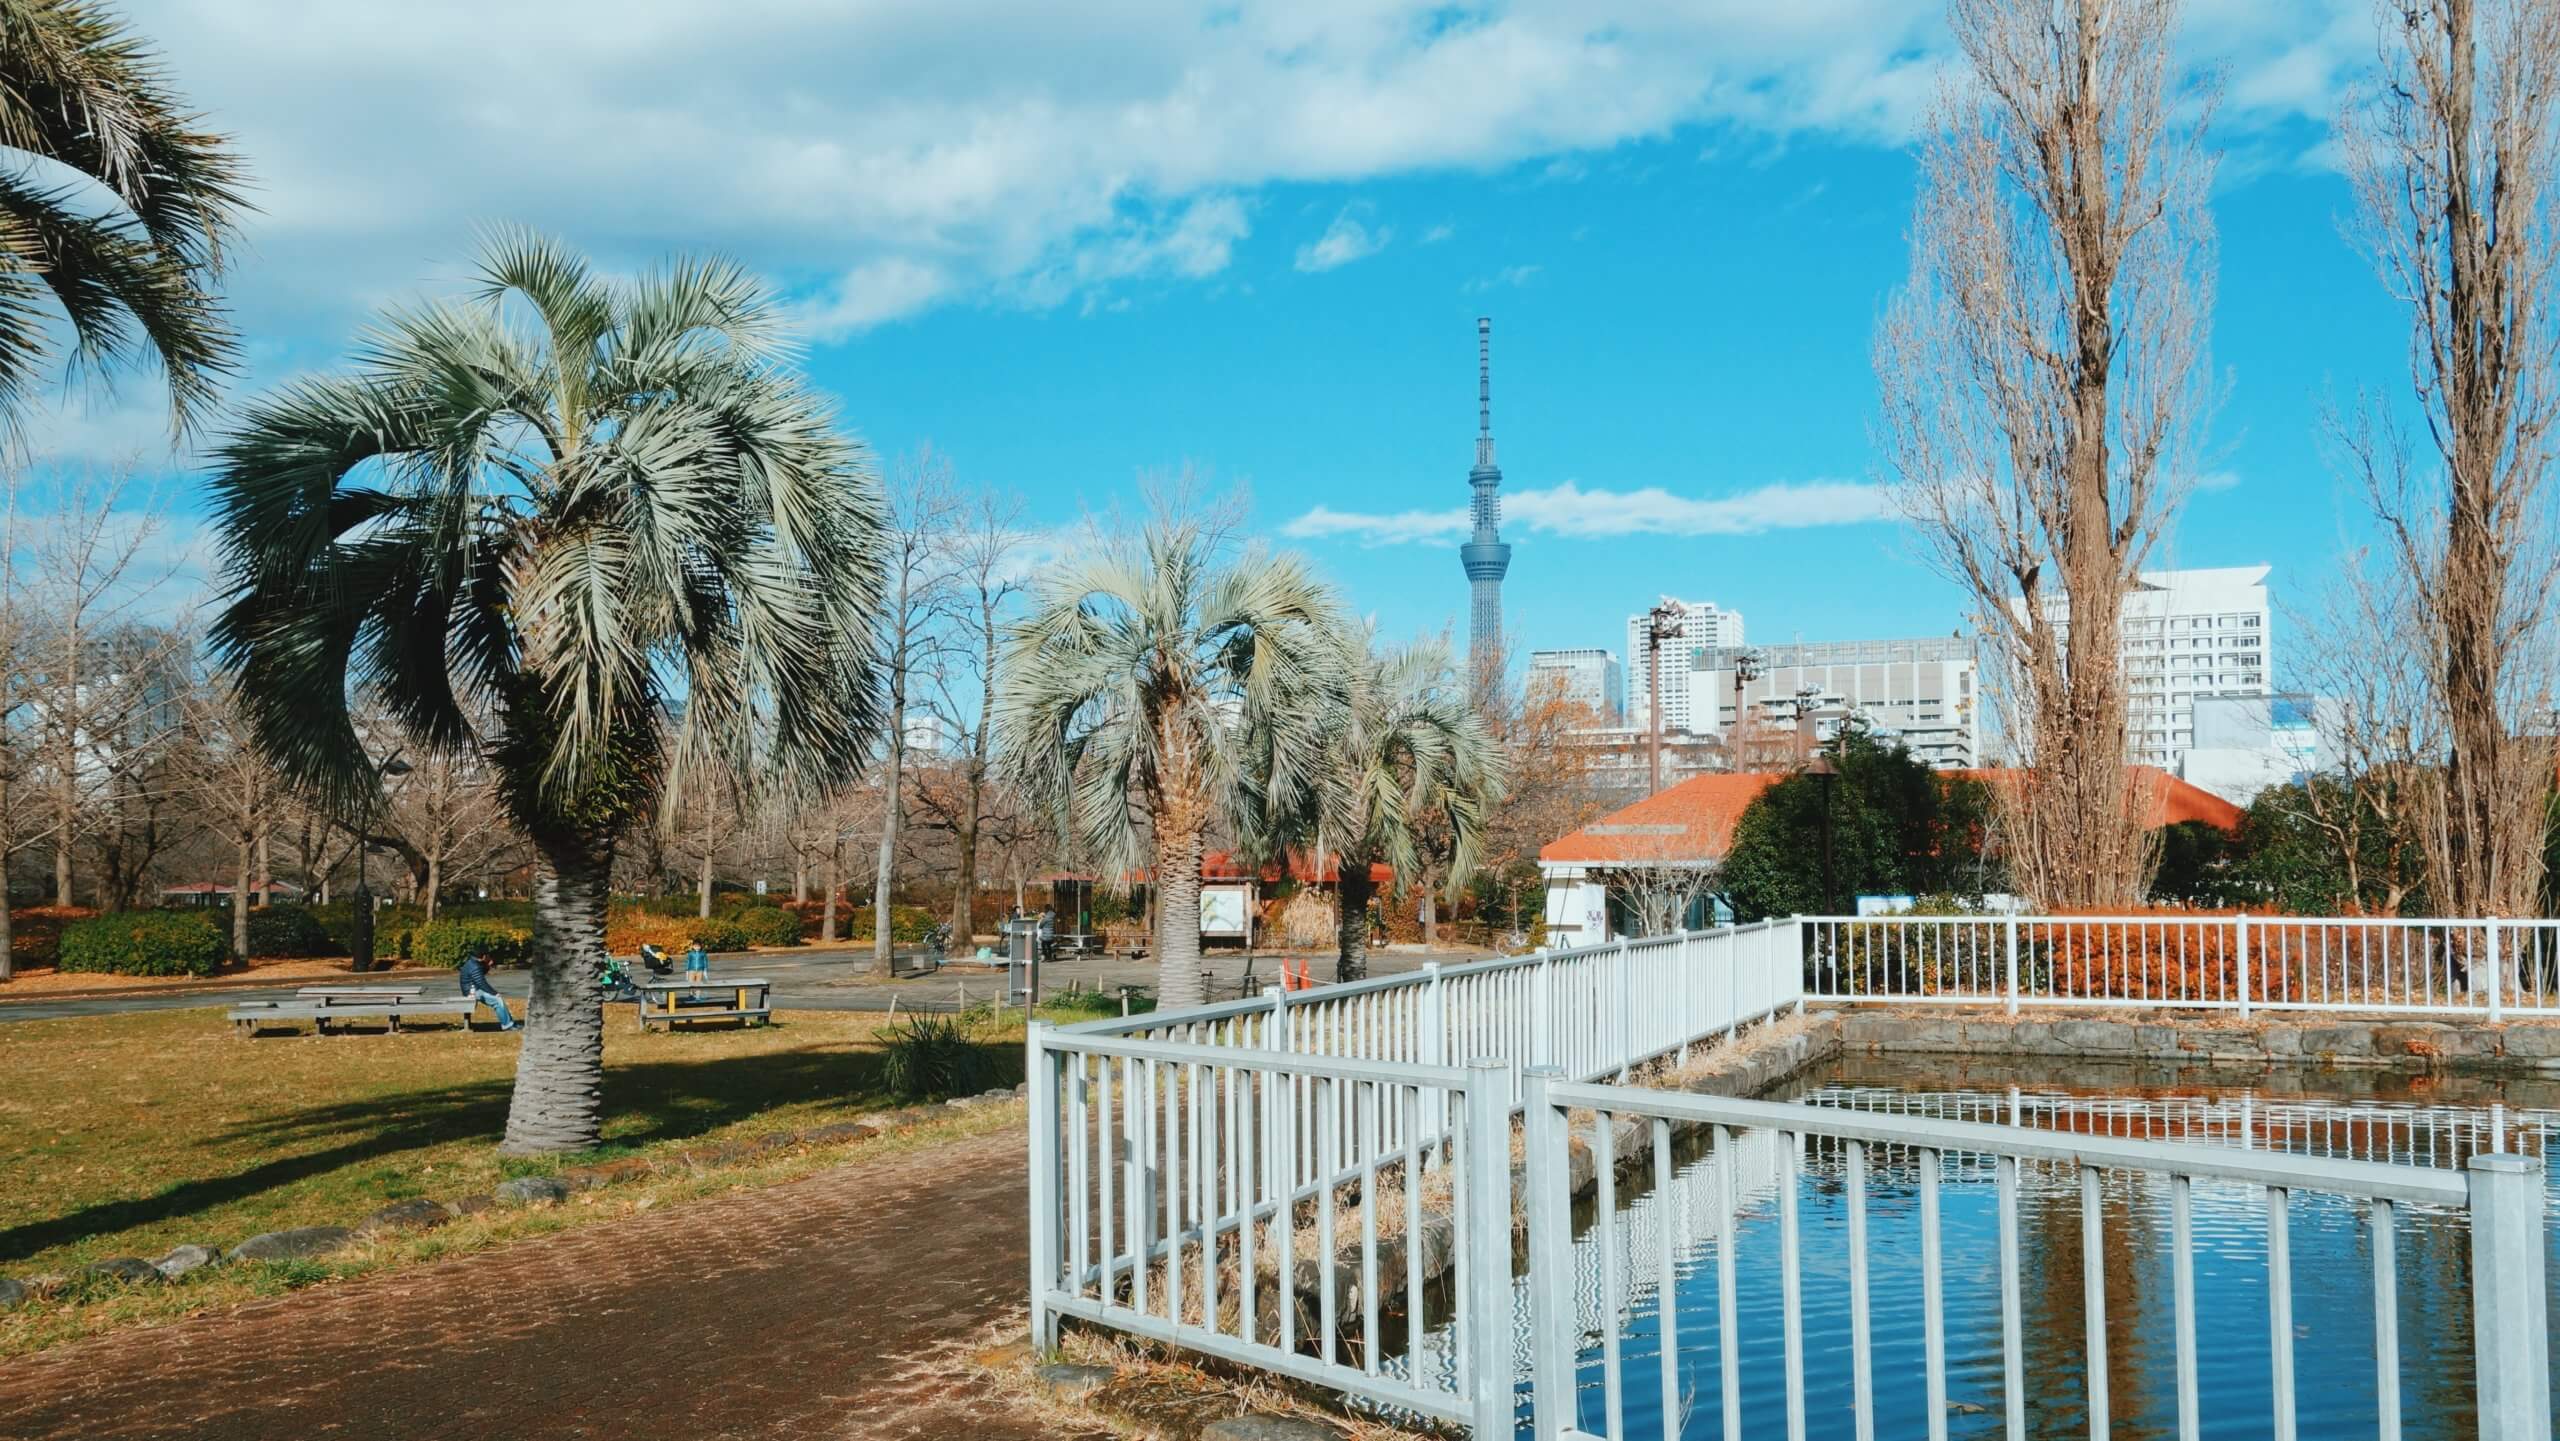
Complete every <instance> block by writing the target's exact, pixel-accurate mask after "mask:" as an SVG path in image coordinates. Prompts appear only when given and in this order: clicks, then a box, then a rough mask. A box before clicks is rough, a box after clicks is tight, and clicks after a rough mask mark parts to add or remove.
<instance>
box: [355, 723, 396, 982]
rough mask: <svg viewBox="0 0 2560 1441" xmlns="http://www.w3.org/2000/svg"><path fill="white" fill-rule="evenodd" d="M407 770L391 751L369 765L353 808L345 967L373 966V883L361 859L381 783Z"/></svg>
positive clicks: (370, 840)
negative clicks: (351, 906) (352, 887)
mask: <svg viewBox="0 0 2560 1441" xmlns="http://www.w3.org/2000/svg"><path fill="white" fill-rule="evenodd" d="M408 773H409V763H408V762H407V761H404V760H402V759H400V753H399V752H398V751H393V752H392V753H391V754H390V755H387V756H384V757H383V758H382V764H380V765H378V766H375V767H374V768H373V778H372V779H373V783H372V784H371V785H369V786H367V787H366V788H365V795H364V801H363V804H362V806H361V807H360V808H359V809H358V811H357V812H356V891H355V896H354V902H355V915H354V916H353V917H351V918H350V924H349V925H348V927H347V950H348V951H349V952H350V953H351V954H350V955H349V956H348V958H347V960H348V966H347V968H348V969H349V970H353V971H359V972H361V971H370V970H372V969H373V886H372V881H371V875H370V868H369V867H368V866H367V865H366V864H365V859H366V857H367V856H368V855H370V854H371V853H372V851H373V820H374V816H375V814H376V812H377V811H379V810H380V809H381V804H382V783H383V781H385V780H387V779H389V778H390V777H392V776H405V775H407V774H408Z"/></svg>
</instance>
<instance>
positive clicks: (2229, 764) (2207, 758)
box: [2178, 695, 2340, 806]
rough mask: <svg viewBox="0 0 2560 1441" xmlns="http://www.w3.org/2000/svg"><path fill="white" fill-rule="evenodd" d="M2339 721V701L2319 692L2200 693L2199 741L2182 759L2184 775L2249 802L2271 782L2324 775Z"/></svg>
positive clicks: (2230, 798)
mask: <svg viewBox="0 0 2560 1441" xmlns="http://www.w3.org/2000/svg"><path fill="white" fill-rule="evenodd" d="M2339 720H2340V713H2339V705H2338V703H2337V702H2336V701H2334V700H2324V699H2321V698H2318V697H2315V696H2306V695H2254V696H2201V697H2198V698H2197V700H2196V702H2195V743H2194V744H2193V745H2191V746H2189V747H2188V748H2187V750H2186V752H2185V753H2184V754H2183V755H2181V756H2180V757H2179V759H2178V776H2179V779H2181V780H2184V781H2186V782H2187V783H2188V784H2190V785H2193V786H2197V787H2200V788H2202V789H2204V790H2208V791H2211V792H2213V793H2214V794H2215V795H2218V796H2220V797H2222V798H2223V799H2224V800H2227V801H2229V802H2231V803H2232V804H2233V805H2236V806H2245V805H2247V804H2249V802H2251V801H2253V800H2255V799H2257V797H2258V792H2260V791H2263V790H2265V789H2267V788H2268V787H2269V786H2282V785H2295V784H2299V783H2300V782H2302V781H2305V780H2308V779H2310V778H2311V777H2312V776H2314V775H2317V774H2319V772H2320V770H2321V767H2322V766H2323V765H2324V764H2325V760H2324V756H2325V755H2326V754H2327V753H2329V752H2330V751H2331V750H2333V749H2334V747H2333V746H2331V745H2329V744H2326V742H2327V741H2328V738H2330V737H2334V736H2336V735H2337V734H2338V723H2339Z"/></svg>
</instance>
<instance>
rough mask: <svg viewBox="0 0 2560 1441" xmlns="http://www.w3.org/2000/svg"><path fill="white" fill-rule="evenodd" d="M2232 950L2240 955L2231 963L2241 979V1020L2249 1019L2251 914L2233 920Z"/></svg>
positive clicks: (2234, 917)
mask: <svg viewBox="0 0 2560 1441" xmlns="http://www.w3.org/2000/svg"><path fill="white" fill-rule="evenodd" d="M2231 937H2232V940H2231V948H2232V949H2233V950H2234V951H2235V952H2237V953H2238V957H2237V959H2235V960H2234V961H2233V962H2232V963H2231V968H2232V974H2233V975H2235V976H2237V977H2238V978H2239V984H2240V1019H2242V1020H2244V1021H2245V1020H2247V1019H2249V913H2248V912H2247V911H2242V912H2241V913H2240V914H2238V915H2236V916H2233V917H2232V918H2231Z"/></svg>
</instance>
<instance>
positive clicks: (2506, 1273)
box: [2469, 1155, 2551, 1441]
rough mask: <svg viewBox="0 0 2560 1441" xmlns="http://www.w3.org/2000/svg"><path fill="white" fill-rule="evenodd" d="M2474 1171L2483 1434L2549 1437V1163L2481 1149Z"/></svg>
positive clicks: (2474, 1327)
mask: <svg viewBox="0 0 2560 1441" xmlns="http://www.w3.org/2000/svg"><path fill="white" fill-rule="evenodd" d="M2469 1170H2470V1178H2471V1353H2472V1357H2473V1362H2474V1366H2475V1371H2476V1375H2477V1381H2476V1384H2477V1386H2478V1388H2479V1397H2480V1436H2481V1441H2525V1438H2527V1437H2532V1438H2536V1441H2549V1438H2550V1436H2551V1348H2550V1342H2549V1334H2550V1332H2549V1327H2550V1312H2549V1306H2548V1302H2547V1300H2546V1299H2545V1293H2544V1289H2543V1288H2544V1283H2545V1280H2546V1278H2545V1276H2544V1274H2543V1260H2542V1248H2543V1236H2542V1162H2541V1161H2539V1160H2536V1159H2533V1158H2531V1157H2528V1156H2514V1155H2497V1156H2474V1157H2472V1158H2471V1164H2470V1168H2469Z"/></svg>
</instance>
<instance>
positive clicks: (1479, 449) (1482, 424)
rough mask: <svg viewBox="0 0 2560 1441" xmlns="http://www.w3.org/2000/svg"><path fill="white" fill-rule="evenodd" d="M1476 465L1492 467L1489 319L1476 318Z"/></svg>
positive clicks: (1491, 362)
mask: <svg viewBox="0 0 2560 1441" xmlns="http://www.w3.org/2000/svg"><path fill="white" fill-rule="evenodd" d="M1476 464H1478V465H1491V464H1493V317H1492V316H1490V315H1479V316H1477V317H1476Z"/></svg>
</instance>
